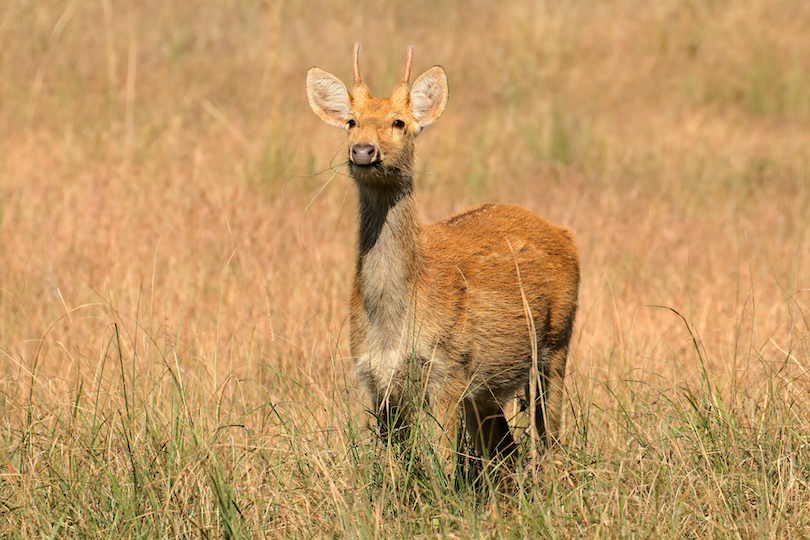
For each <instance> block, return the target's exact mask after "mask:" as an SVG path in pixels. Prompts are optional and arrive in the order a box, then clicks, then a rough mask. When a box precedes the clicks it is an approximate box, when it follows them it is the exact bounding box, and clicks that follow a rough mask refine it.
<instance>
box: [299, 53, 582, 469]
mask: <svg viewBox="0 0 810 540" xmlns="http://www.w3.org/2000/svg"><path fill="white" fill-rule="evenodd" d="M358 52H359V45H356V46H355V63H354V71H355V85H354V88H353V91H352V93H351V94H350V93H349V92H348V90H347V89H346V87H345V85H343V83H342V82H340V80H339V79H337V78H335V77H334V76H333V75H330V74H328V73H326V72H324V71H322V70H320V69H318V68H311V69H310V71H309V74H308V77H307V94H308V98H309V102H310V105H311V106H312V108H313V110H314V111H315V113H316V114H318V116H320V117H321V118H322V119H323V120H324V121H326V122H327V123H329V124H331V125H335V126H339V127H344V129H345V130H346V132H347V134H348V136H349V145H348V154H349V170H350V173H351V176H352V177H353V179H354V180H355V183H356V185H357V188H358V193H359V201H360V226H359V238H358V255H357V265H356V274H355V280H354V287H353V289H352V299H351V310H350V312H351V315H350V327H351V332H350V333H351V338H350V340H351V351H352V356H353V357H354V360H355V369H356V373H357V376H358V378H359V380H360V381H361V382H362V384H363V385H364V386H365V387H366V388H367V389H368V391H369V393H370V395H371V398H372V400H373V404H374V407H375V410H376V412H377V413H378V415H379V417H380V418H381V419H382V420H383V421H384V422H386V423H389V424H390V423H393V424H394V425H396V426H397V427H401V428H407V427H408V423H409V421H410V411H411V410H412V407H414V406H418V405H421V404H425V405H427V406H428V407H430V408H431V409H432V410H433V411H435V415H436V418H437V419H438V420H439V421H440V422H441V423H442V425H443V426H444V428H445V429H446V431H447V432H448V433H449V435H450V439H451V440H454V438H453V434H454V432H455V429H456V426H457V421H458V418H459V411H460V410H461V411H463V413H464V415H465V418H466V426H467V429H468V430H469V432H470V435H471V436H472V439H473V442H474V443H475V444H476V446H477V447H478V448H479V450H480V451H481V453H482V454H483V455H484V456H485V457H495V456H496V455H499V454H503V455H506V454H509V453H511V451H512V450H513V449H514V444H515V443H514V440H513V437H512V435H511V433H510V430H509V426H508V423H507V421H506V418H505V417H504V414H503V411H502V409H501V405H502V404H503V403H505V402H506V401H507V400H509V399H512V398H513V397H514V396H515V395H516V393H517V392H520V391H523V390H529V386H530V381H531V380H532V379H531V377H530V374H531V372H532V368H533V366H537V368H538V370H539V381H540V382H541V386H540V388H539V389H538V390H539V393H538V397H540V398H541V399H540V403H539V405H538V406H537V407H536V409H535V411H536V412H535V425H536V427H537V430H538V433H539V434H540V435H541V438H543V439H544V440H554V439H555V438H556V436H557V433H558V430H559V426H560V421H561V413H562V390H563V387H562V383H563V378H564V375H565V364H566V357H567V353H568V344H569V341H570V338H571V331H572V326H573V322H574V318H575V315H576V307H577V293H578V286H579V263H578V257H577V251H576V248H575V246H574V242H573V237H572V234H571V233H570V232H569V231H568V230H566V229H563V228H559V227H556V226H554V225H552V224H550V223H548V222H547V221H545V220H543V219H542V218H540V217H539V216H537V215H535V214H533V213H532V212H530V211H529V210H527V209H525V208H523V207H521V206H517V205H505V204H484V205H480V206H476V207H473V208H470V209H468V210H466V211H464V212H462V213H459V214H456V215H454V216H452V217H449V218H447V219H445V220H443V221H440V222H438V223H434V224H430V225H422V224H420V223H419V220H418V219H417V216H416V201H415V198H414V194H413V172H412V169H413V167H412V165H413V156H414V139H415V137H416V135H418V134H419V132H420V131H421V129H422V128H423V127H424V126H426V125H428V124H430V123H432V122H433V121H435V120H436V119H437V118H438V117H439V116H440V115H441V113H442V112H443V110H444V108H445V105H446V103H447V96H448V91H447V79H446V76H445V74H444V70H443V69H442V68H441V67H439V66H435V67H433V68H431V69H430V70H428V71H426V72H425V73H424V74H423V75H421V76H420V77H419V78H418V79H417V80H416V81H415V82H414V84H413V86H410V84H409V82H408V79H409V72H410V61H411V54H412V49H410V50H409V56H408V65H407V68H406V75H405V77H404V78H403V81H402V82H401V83H400V84H399V85H398V86H397V87H396V88H395V89H394V92H393V93H392V95H391V97H390V98H387V99H386V98H382V99H381V98H372V97H371V96H370V93H369V91H368V88H367V87H366V85H365V83H363V82H362V79H361V78H360V75H359V69H358V61H357V60H358V59H357V55H358ZM529 393H530V392H527V395H529Z"/></svg>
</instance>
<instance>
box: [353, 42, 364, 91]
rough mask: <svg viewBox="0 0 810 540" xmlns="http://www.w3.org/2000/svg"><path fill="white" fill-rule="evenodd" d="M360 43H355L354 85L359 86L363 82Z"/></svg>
mask: <svg viewBox="0 0 810 540" xmlns="http://www.w3.org/2000/svg"><path fill="white" fill-rule="evenodd" d="M359 57H360V42H359V41H355V42H354V84H359V83H362V82H363V78H362V77H360V61H359Z"/></svg>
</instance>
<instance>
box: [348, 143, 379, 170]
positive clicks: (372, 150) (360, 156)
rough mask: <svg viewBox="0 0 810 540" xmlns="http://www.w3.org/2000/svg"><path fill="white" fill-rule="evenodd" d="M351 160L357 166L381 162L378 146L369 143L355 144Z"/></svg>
mask: <svg viewBox="0 0 810 540" xmlns="http://www.w3.org/2000/svg"><path fill="white" fill-rule="evenodd" d="M351 160H352V162H353V163H354V164H355V165H371V164H372V163H375V162H377V161H379V160H380V158H379V152H378V151H377V146H376V145H373V144H368V143H358V144H353V145H352V151H351Z"/></svg>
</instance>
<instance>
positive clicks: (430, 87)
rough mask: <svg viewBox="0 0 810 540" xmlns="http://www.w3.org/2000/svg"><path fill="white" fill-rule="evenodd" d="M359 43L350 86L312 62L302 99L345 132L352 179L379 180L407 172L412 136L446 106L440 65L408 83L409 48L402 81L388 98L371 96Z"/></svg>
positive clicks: (445, 93) (438, 114)
mask: <svg viewBox="0 0 810 540" xmlns="http://www.w3.org/2000/svg"><path fill="white" fill-rule="evenodd" d="M359 54H360V44H359V43H355V44H354V86H353V87H352V91H351V92H349V91H348V89H347V88H346V85H345V84H343V82H342V81H341V80H340V79H338V78H337V77H335V76H334V75H332V74H331V73H327V72H326V71H324V70H322V69H320V68H317V67H313V68H310V70H309V72H308V73H307V98H308V99H309V105H310V107H312V110H313V111H315V114H317V115H318V116H319V117H320V118H321V120H323V121H324V122H326V123H327V124H329V125H331V126H335V127H339V128H343V129H344V130H345V131H346V134H347V135H348V138H349V140H348V163H349V168H350V172H351V174H352V176H353V177H354V178H355V180H357V181H358V182H374V181H375V180H376V181H381V180H384V179H386V178H389V179H391V178H396V177H402V176H407V177H410V176H411V174H412V167H413V154H414V139H415V138H416V136H417V135H419V133H420V132H421V131H422V128H423V127H425V126H427V125H430V124H432V123H433V122H435V121H436V119H438V118H439V116H441V114H442V112H444V109H445V107H446V106H447V98H448V95H449V92H448V87H447V75H446V74H445V72H444V68H442V67H441V66H434V67H432V68H430V69H429V70H427V71H426V72H424V73H423V74H422V75H420V76H419V77H418V78H417V79H416V81H415V82H414V83H413V85H411V84H410V82H409V79H410V73H411V61H412V59H413V47H408V60H407V64H406V66H405V75H404V76H403V77H402V81H400V83H399V84H398V85H397V86H395V87H394V90H393V91H392V92H391V97H389V98H375V97H372V96H371V92H370V91H369V89H368V86H366V83H365V82H363V79H362V77H361V76H360V67H359Z"/></svg>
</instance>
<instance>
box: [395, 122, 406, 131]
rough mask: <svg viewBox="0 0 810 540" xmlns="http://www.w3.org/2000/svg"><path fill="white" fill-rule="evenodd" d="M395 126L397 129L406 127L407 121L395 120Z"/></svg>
mask: <svg viewBox="0 0 810 540" xmlns="http://www.w3.org/2000/svg"><path fill="white" fill-rule="evenodd" d="M394 127H395V128H397V129H405V122H403V121H402V120H394Z"/></svg>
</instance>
